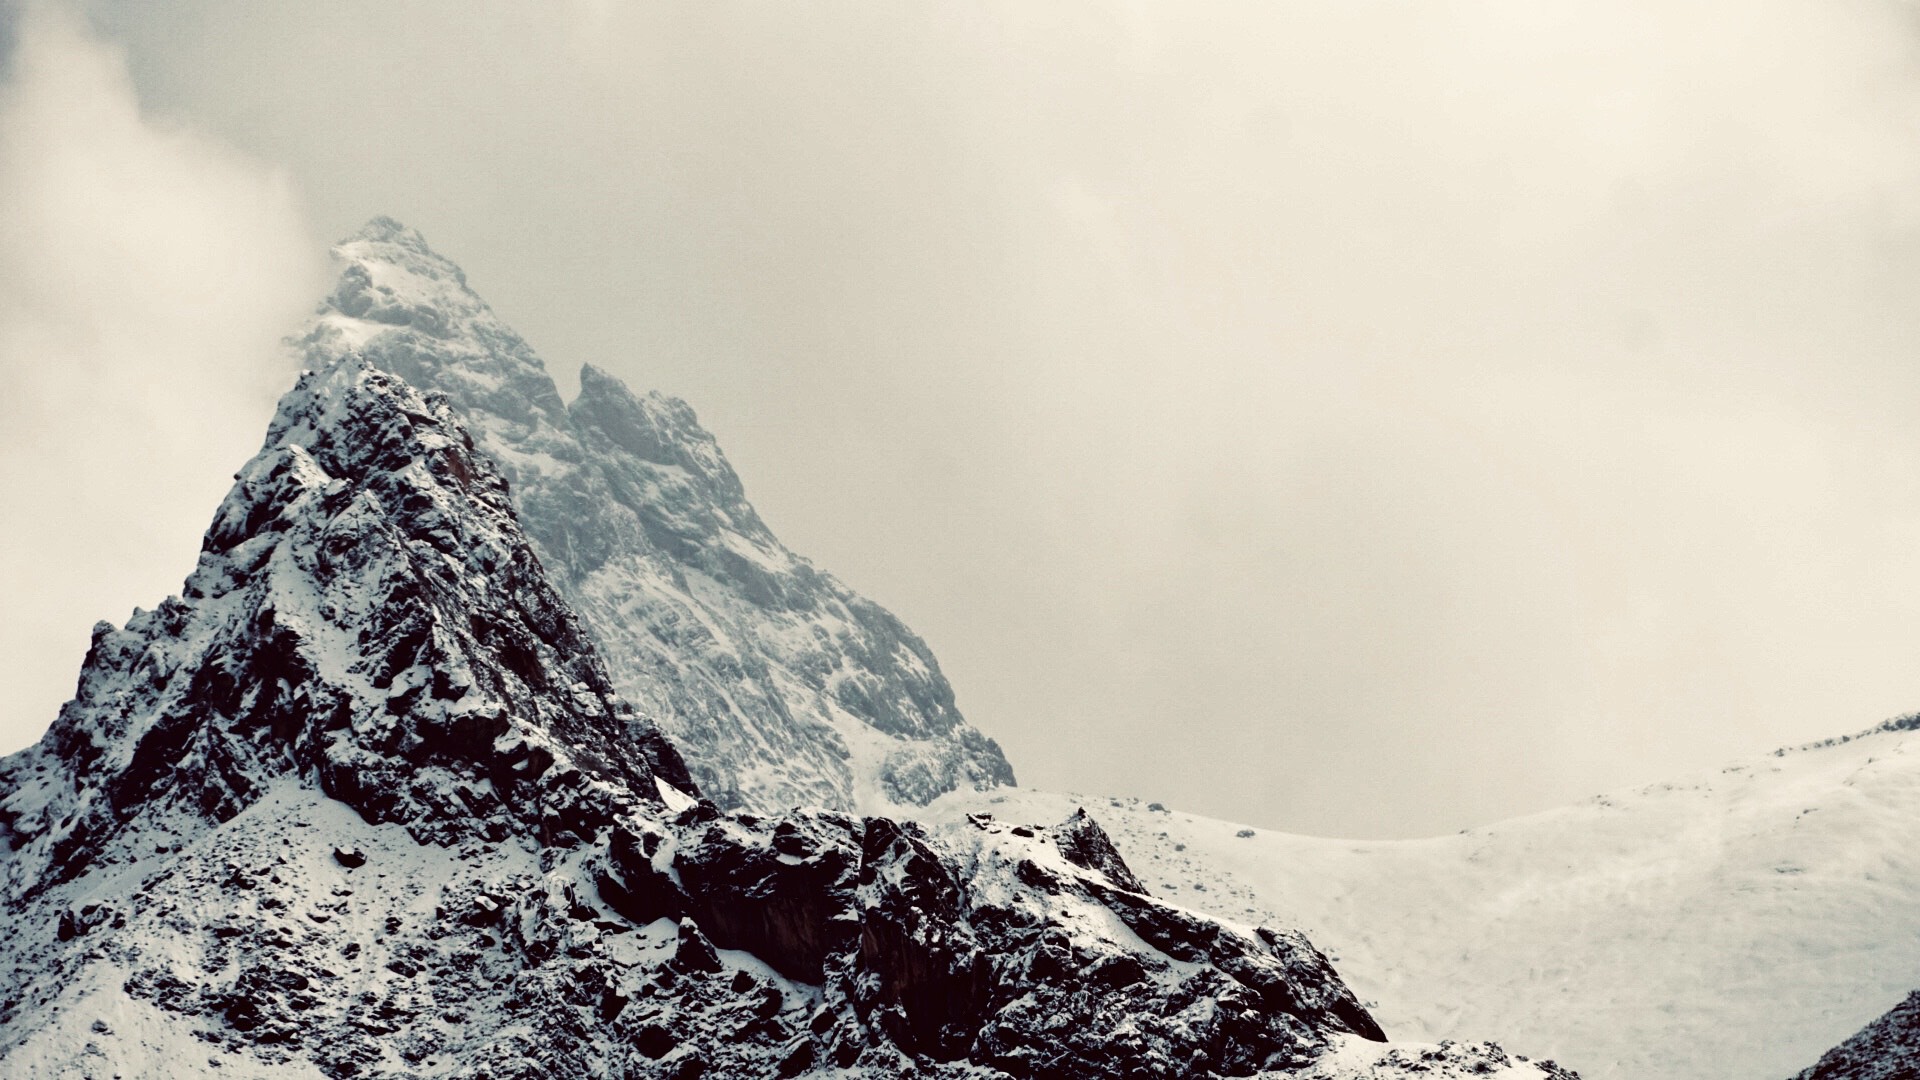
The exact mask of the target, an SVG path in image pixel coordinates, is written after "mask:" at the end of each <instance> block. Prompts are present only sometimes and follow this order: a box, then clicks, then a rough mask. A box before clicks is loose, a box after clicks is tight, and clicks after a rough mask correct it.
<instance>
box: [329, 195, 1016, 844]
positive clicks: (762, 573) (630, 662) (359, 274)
mask: <svg viewBox="0 0 1920 1080" xmlns="http://www.w3.org/2000/svg"><path fill="white" fill-rule="evenodd" d="M334 253H335V256H336V257H337V258H338V260H339V261H340V264H341V272H340V277H339V281H338V284H337V285H336V287H335V288H334V290H333V292H332V293H331V294H330V295H329V296H328V297H327V300H326V301H325V303H324V304H322V305H321V309H320V311H319V313H318V314H317V315H316V316H315V318H314V320H313V322H312V324H311V325H310V326H309V327H308V328H307V329H306V330H305V331H304V332H302V333H301V334H300V335H298V337H297V338H296V339H295V343H296V345H297V347H298V348H299V349H301V350H302V351H303V353H304V356H305V363H306V365H307V366H309V367H312V368H315V369H320V368H325V367H328V366H331V365H333V364H335V363H338V362H339V361H341V360H342V359H343V358H345V357H349V356H358V357H362V358H364V359H365V360H367V361H368V362H369V363H371V364H373V365H374V366H376V367H378V368H380V369H382V370H385V371H390V372H393V373H394V374H397V375H399V376H401V377H402V378H404V379H406V380H407V381H408V382H410V383H412V384H413V385H415V386H418V387H421V388H423V389H429V390H436V391H440V392H442V393H444V394H445V395H446V397H447V399H448V401H450V402H451V403H452V405H453V407H454V408H455V410H457V411H458V412H459V413H460V414H461V415H462V416H463V417H464V418H465V420H466V424H467V427H468V429H469V430H470V431H472V432H473V436H474V439H475V442H476V445H478V447H479V448H480V451H481V452H482V453H484V454H486V455H487V456H488V457H490V458H491V459H492V460H494V461H495V462H497V463H498V465H499V467H500V471H501V473H502V475H503V476H504V477H505V478H506V480H507V482H508V485H509V490H510V491H511V493H512V499H513V502H514V505H515V508H516V509H517V510H518V511H519V514H520V519H521V521H522V523H523V524H524V526H525V528H526V532H527V535H528V536H529V537H530V538H531V540H532V542H533V544H534V547H535V548H536V550H537V551H538V552H539V554H540V558H541V561H542V562H543V564H544V565H545V566H546V568H547V571H548V573H549V574H550V575H551V577H552V580H553V583H554V585H555V587H556V588H558V589H559V591H560V593H561V594H562V595H563V596H564V597H565V598H566V599H567V601H568V602H569V604H571V605H572V607H573V608H574V610H576V611H578V612H579V614H580V617H581V618H582V619H583V620H584V621H585V623H586V625H587V627H588V628H589V630H590V631H591V633H592V635H593V636H594V638H595V639H596V640H598V641H599V642H600V644H601V645H602V647H603V653H602V654H603V656H604V657H605V659H606V663H607V665H608V668H609V670H610V672H611V673H612V676H613V680H614V683H615V685H616V686H617V687H618V688H619V690H620V692H621V693H622V694H623V695H625V696H626V697H627V698H629V699H631V700H632V701H633V702H635V703H636V704H637V705H638V706H639V708H640V711H642V712H643V713H646V714H648V715H649V716H651V717H653V718H654V719H655V720H656V721H657V722H658V723H659V725H660V726H661V728H662V729H664V730H665V731H666V733H667V734H668V735H669V736H670V737H671V739H672V740H673V742H674V743H675V744H676V745H678V746H679V747H680V748H681V750H682V751H683V752H684V753H685V754H686V756H687V759H688V761H689V763H690V768H691V769H692V770H693V773H694V777H695V779H696V780H697V782H698V783H699V786H700V787H701V789H702V790H703V791H704V792H706V793H707V794H708V796H709V797H711V798H713V799H714V800H715V801H716V802H718V803H719V804H720V805H721V806H724V807H730V808H732V807H738V808H748V809H754V810H760V811H775V810H780V809H783V808H786V807H789V806H796V805H808V806H822V807H827V808H831V809H840V810H854V809H865V810H871V811H875V812H880V811H884V810H887V809H889V808H892V807H896V806H913V805H922V804H925V803H927V802H929V801H930V800H932V799H934V798H936V797H938V796H939V795H941V794H943V793H945V792H948V791H952V790H954V789H956V788H969V789H970V788H987V787H992V786H995V785H1004V784H1011V783H1013V770H1012V769H1011V768H1010V767H1009V766H1008V765H1007V761H1006V758H1005V757H1004V756H1002V754H1001V752H1000V748H999V747H998V746H997V745H996V744H995V743H994V742H993V740H992V739H989V738H987V737H986V736H985V735H982V734H981V733H980V732H979V731H978V730H976V729H975V728H974V727H973V726H971V725H970V724H968V723H967V722H966V720H965V719H964V718H963V717H962V716H961V715H960V711H959V709H958V708H957V707H956V706H955V704H954V695H953V689H952V687H951V686H949V685H948V684H947V680H946V679H945V677H943V676H942V675H941V673H940V666H939V664H938V662H936V661H935V659H934V657H933V653H932V652H931V651H930V650H929V649H928V648H927V646H926V644H925V643H924V642H922V641H921V640H920V638H918V637H917V636H915V635H914V634H913V632H912V631H910V630H908V629H907V627H906V626H904V625H903V624H902V623H901V622H900V621H899V620H898V619H896V618H894V616H893V615H891V614H889V613H888V612H887V611H886V610H884V609H882V608H881V607H879V606H878V605H876V604H874V603H872V602H871V601H868V600H866V599H864V598H862V597H860V596H858V595H857V594H855V593H854V592H853V591H852V590H851V589H849V588H847V587H846V586H845V585H843V584H841V583H840V582H839V581H838V580H836V579H835V578H834V577H832V576H831V575H829V574H826V573H823V572H821V571H819V570H816V569H815V568H814V567H813V566H812V565H810V564H809V563H808V562H807V561H806V560H805V559H802V558H800V557H799V556H797V555H795V554H794V553H793V552H791V551H789V550H787V548H786V547H785V546H784V545H783V544H781V543H780V541H779V539H778V538H776V537H775V536H774V534H773V532H772V531H771V530H770V529H768V528H767V526H766V524H765V523H764V522H763V521H762V520H761V519H760V516H759V514H757V513H756V512H755V511H754V509H753V506H752V505H751V504H750V503H748V501H747V498H746V493H745V489H744V488H743V486H742V485H741V483H740V478H739V477H738V476H737V475H736V474H735V473H734V471H733V468H732V466H731V465H729V464H728V462H727V459H726V456H725V455H724V454H722V453H721V452H720V447H719V445H718V444H717V443H716V442H715V441H714V438H713V436H712V435H710V434H708V433H707V431H706V430H705V429H703V428H702V427H701V426H700V424H699V421H698V420H697V419H696V417H695V416H694V412H693V409H692V408H691V407H690V406H688V405H687V403H686V402H684V401H681V400H679V399H677V398H673V397H668V396H666V395H663V394H658V393H651V394H646V395H637V394H634V393H631V392H630V391H629V390H628V389H627V388H626V387H625V386H624V385H622V384H621V383H620V382H619V381H618V380H617V379H615V378H614V377H613V376H611V375H608V374H606V373H605V372H603V371H601V370H600V369H598V368H595V367H592V366H588V367H586V368H585V369H584V370H583V371H582V372H581V377H580V395H579V397H578V398H577V399H576V400H575V401H574V402H573V403H572V404H571V405H568V404H566V403H565V402H563V401H562V399H561V397H560V394H559V392H558V390H557V389H556V388H555V386H554V383H553V380H552V378H550V377H549V376H548V374H547V372H546V368H545V366H544V365H543V364H542V363H541V361H540V358H539V357H538V356H536V355H535V354H534V352H533V350H532V349H531V348H529V347H528V346H527V344H526V342H525V341H523V340H522V339H521V338H520V336H519V335H517V334H515V333H514V332H513V331H512V330H511V329H509V328H508V327H507V326H506V324H504V323H503V322H501V321H500V319H499V318H498V317H496V316H495V315H494V313H493V311H492V309H490V308H489V307H488V306H487V304H486V302H485V301H483V300H482V299H481V298H480V297H479V296H478V295H476V294H475V293H474V292H473V290H472V289H471V288H469V287H468V285H467V281H466V275H465V274H464V273H462V272H461V270H460V268H459V267H457V266H455V265H454V264H453V263H452V262H450V261H448V260H447V259H445V258H442V257H441V256H439V255H438V254H436V253H434V251H433V250H432V249H431V248H429V247H428V246H427V243H426V240H425V239H424V238H423V237H422V236H421V235H420V234H419V233H418V232H417V231H415V230H413V229H410V228H407V227H406V226H403V225H401V224H400V223H398V222H396V221H393V220H392V219H390V218H376V219H374V220H373V221H372V222H370V223H369V224H368V225H367V226H366V227H364V228H363V229H361V230H360V231H359V232H358V233H356V234H355V235H354V236H352V237H350V238H349V239H347V240H345V241H343V242H342V243H341V244H339V245H338V246H336V247H335V249H334Z"/></svg>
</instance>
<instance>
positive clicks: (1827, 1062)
mask: <svg viewBox="0 0 1920 1080" xmlns="http://www.w3.org/2000/svg"><path fill="white" fill-rule="evenodd" d="M1915 1076H1920V990H1916V991H1914V992H1913V993H1911V994H1908V995H1907V998H1906V1000H1905V1001H1902V1002H1901V1003H1900V1004H1898V1005H1895V1006H1894V1007H1893V1008H1891V1009H1888V1010H1887V1012H1886V1014H1885V1015H1884V1016H1881V1017H1880V1018H1878V1019H1876V1020H1875V1021H1874V1022H1873V1023H1871V1024H1868V1025H1867V1026H1866V1027H1864V1028H1861V1029H1860V1031H1859V1032H1858V1033H1857V1034H1855V1035H1854V1036H1853V1037H1851V1038H1849V1039H1847V1040H1846V1041H1845V1042H1843V1043H1841V1044H1840V1045H1838V1046H1836V1047H1834V1048H1833V1049H1831V1050H1829V1051H1827V1052H1826V1053H1824V1054H1822V1055H1820V1060H1819V1061H1817V1062H1815V1063H1813V1064H1812V1065H1809V1066H1808V1067H1807V1068H1806V1070H1805V1071H1803V1072H1801V1073H1800V1074H1799V1075H1797V1076H1795V1077H1794V1078H1793V1080H1910V1078H1911V1077H1915Z"/></svg>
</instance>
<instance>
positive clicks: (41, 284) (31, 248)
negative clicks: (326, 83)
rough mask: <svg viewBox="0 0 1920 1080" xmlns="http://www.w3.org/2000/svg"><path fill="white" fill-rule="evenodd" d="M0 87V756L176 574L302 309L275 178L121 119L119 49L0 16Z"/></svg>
mask: <svg viewBox="0 0 1920 1080" xmlns="http://www.w3.org/2000/svg"><path fill="white" fill-rule="evenodd" d="M8 23H9V25H10V26H11V28H12V29H11V36H13V37H14V39H15V40H14V46H13V49H12V53H11V58H10V60H9V61H8V64H7V73H8V75H7V81H6V83H5V85H4V87H3V88H0V208H3V209H0V432H4V437H0V505H4V506H5V507H6V517H7V526H6V528H5V529H4V530H0V595H3V596H5V597H7V600H8V617H7V618H6V619H5V620H0V656H4V657H5V658H6V662H5V664H4V665H3V666H0V680H4V681H0V749H10V748H12V747H16V746H19V745H24V744H25V743H27V742H29V741H31V740H32V739H34V738H37V737H38V736H39V734H40V733H41V731H42V730H44V729H45V727H46V725H47V724H48V723H49V722H51V720H52V719H53V716H54V713H55V712H56V711H57V710H58V708H59V705H60V703H61V702H63V701H64V700H66V698H67V697H69V696H71V694H72V689H73V679H74V676H75V674H76V673H77V672H78V670H79V662H80V658H81V656H82V655H83V654H84V652H85V650H86V645H87V638H88V628H89V627H90V626H91V624H92V621H93V620H94V619H98V618H108V619H112V620H114V621H119V620H122V619H124V618H125V617H126V615H127V613H128V611H129V610H130V609H131V607H132V606H133V605H134V604H135V603H136V602H137V603H139V604H141V605H143V606H152V604H154V603H155V602H157V601H158V600H159V599H160V598H161V597H163V596H165V595H167V594H168V593H170V592H172V591H174V590H176V589H177V588H178V587H179V583H180V581H181V579H182V578H183V577H184V576H185V575H186V572H187V571H188V570H190V569H191V568H192V565H193V559H194V555H195V552H196V550H197V547H198V543H197V541H198V537H199V535H200V532H201V530H203V529H204V527H205V523H206V521H207V520H208V519H209V517H210V515H211V513H212V510H213V508H214V506H215V505H217V503H218V501H219V499H220V497H221V496H222V494H223V493H224V491H225V487H226V484H227V478H228V477H229V476H230V475H231V474H232V472H233V470H234V469H235V468H237V467H238V466H239V465H240V464H241V463H242V462H243V461H245V460H246V458H247V456H248V455H249V454H250V453H251V452H252V451H253V450H254V449H255V448H257V446H258V440H259V438H260V433H261V432H262V431H263V430H264V429H265V424H266V420H267V417H268V416H269V415H271V408H272V402H273V399H274V396H275V394H276V393H277V392H278V391H279V390H280V389H281V388H282V386H281V384H282V383H284V382H286V381H288V378H289V376H290V371H289V369H288V368H286V367H285V366H284V365H276V364H275V362H274V359H273V358H274V356H275V355H276V346H277V342H278V339H279V337H280V336H281V335H282V334H284V333H285V332H286V331H287V330H288V329H289V328H290V327H291V326H292V325H293V324H294V322H295V320H296V319H297V317H298V315H299V313H300V312H301V311H302V310H303V309H304V308H306V307H307V306H309V305H310V304H311V303H312V302H313V298H314V297H315V296H317V295H318V294H319V288H318V283H319V280H320V279H319V278H318V277H317V276H316V274H317V271H318V267H317V266H316V261H317V258H318V253H319V251H320V250H321V249H320V247H319V246H318V245H316V244H315V243H314V242H313V240H312V239H311V238H310V237H309V235H308V233H307V230H306V229H305V227H304V225H303V223H302V218H301V212H300V207H299V203H298V200H297V198H296V195H295V192H294V190H293V186H292V184H291V183H290V181H289V179H288V178H287V177H286V176H285V175H284V174H281V173H279V172H276V171H275V170H273V169H270V168H267V167H265V166H263V165H261V164H259V163H257V162H255V161H252V160H249V159H248V158H246V157H244V156H242V155H241V154H239V153H237V152H235V151H233V150H232V149H230V148H228V147H226V146H223V145H222V144H221V143H219V142H218V141H217V140H215V139H214V138H212V137H210V136H208V135H206V134H204V133H203V132H200V131H198V130H196V129H195V128H194V127H193V125H192V124H191V123H190V122H188V121H186V120H185V119H182V118H176V117H156V116H152V115H146V114H143V112H142V110H141V108H140V103H139V102H138V100H137V99H136V95H135V93H134V89H133V86H132V83H131V82H130V80H129V78H128V74H127V69H126V61H125V57H124V56H123V55H122V53H121V52H120V51H119V50H118V49H116V48H114V47H112V46H110V45H108V44H105V43H103V42H102V41H100V40H97V39H96V38H94V37H93V36H91V35H90V34H89V32H88V30H87V28H86V26H85V24H84V23H83V22H82V21H81V19H80V18H79V17H78V16H76V15H75V14H74V13H73V12H71V11H70V10H68V9H65V8H62V7H59V6H55V5H47V4H29V5H26V6H24V7H23V8H14V9H13V10H12V17H11V18H10V19H9V20H8Z"/></svg>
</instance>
